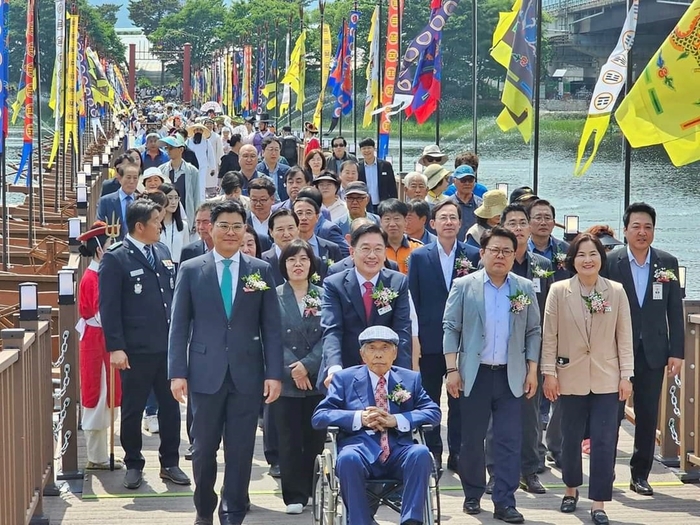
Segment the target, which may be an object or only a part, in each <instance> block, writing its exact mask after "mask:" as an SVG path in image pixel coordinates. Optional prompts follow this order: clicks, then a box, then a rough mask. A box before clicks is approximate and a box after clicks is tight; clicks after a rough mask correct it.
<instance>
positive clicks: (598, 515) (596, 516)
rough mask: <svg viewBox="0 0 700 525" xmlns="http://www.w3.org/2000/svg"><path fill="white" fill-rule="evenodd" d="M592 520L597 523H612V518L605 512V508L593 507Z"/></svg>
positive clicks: (600, 524) (598, 524)
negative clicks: (594, 508)
mask: <svg viewBox="0 0 700 525" xmlns="http://www.w3.org/2000/svg"><path fill="white" fill-rule="evenodd" d="M591 520H593V523H595V525H608V523H610V520H608V515H607V514H605V511H604V510H603V509H596V510H593V509H591Z"/></svg>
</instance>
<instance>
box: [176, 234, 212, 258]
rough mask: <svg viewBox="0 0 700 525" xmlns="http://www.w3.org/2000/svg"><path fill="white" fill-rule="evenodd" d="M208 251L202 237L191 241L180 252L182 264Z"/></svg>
mask: <svg viewBox="0 0 700 525" xmlns="http://www.w3.org/2000/svg"><path fill="white" fill-rule="evenodd" d="M205 253H207V245H206V244H205V242H204V241H203V240H202V239H199V240H197V241H194V242H191V243H189V244H188V245H187V246H185V247H184V248H183V249H182V251H181V252H180V264H182V263H184V262H185V261H187V260H188V259H194V258H195V257H199V256H200V255H204V254H205Z"/></svg>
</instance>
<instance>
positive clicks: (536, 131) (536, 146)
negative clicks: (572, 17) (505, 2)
mask: <svg viewBox="0 0 700 525" xmlns="http://www.w3.org/2000/svg"><path fill="white" fill-rule="evenodd" d="M536 1H537V42H536V43H535V57H536V59H537V63H536V64H535V71H534V72H533V74H534V77H535V78H534V82H533V84H534V93H533V96H534V98H535V100H534V101H533V111H534V113H535V114H534V121H533V129H532V132H533V135H534V142H533V144H532V155H533V159H532V190H533V191H534V192H535V194H537V191H538V186H539V185H540V174H539V170H540V158H539V157H540V80H541V77H542V74H541V71H542V0H536Z"/></svg>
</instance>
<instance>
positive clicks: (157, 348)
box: [99, 238, 175, 355]
mask: <svg viewBox="0 0 700 525" xmlns="http://www.w3.org/2000/svg"><path fill="white" fill-rule="evenodd" d="M152 246H153V251H154V254H153V255H154V258H155V262H156V264H155V266H156V267H155V270H154V269H153V268H151V265H150V264H148V260H147V259H146V256H145V255H144V253H143V252H142V251H141V250H139V249H137V248H136V247H135V246H134V245H133V244H132V243H131V242H129V239H126V238H125V239H124V241H123V242H121V243H117V244H114V245H113V246H112V247H110V249H109V250H107V251H106V252H105V254H104V257H103V258H102V262H101V263H100V270H99V288H100V317H101V319H102V329H103V331H104V334H105V342H106V344H107V351H109V352H112V351H114V350H124V351H125V352H126V353H127V354H129V355H130V354H150V353H165V352H167V350H168V330H169V328H170V308H171V305H172V302H173V289H174V288H175V265H174V264H173V262H172V259H171V257H170V252H169V251H168V248H167V247H166V246H165V244H163V243H160V242H158V243H155V244H153V245H152Z"/></svg>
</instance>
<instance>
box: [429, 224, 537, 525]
mask: <svg viewBox="0 0 700 525" xmlns="http://www.w3.org/2000/svg"><path fill="white" fill-rule="evenodd" d="M517 246H518V240H517V238H516V236H515V235H514V234H513V233H512V232H510V231H508V230H506V229H505V228H501V227H500V226H496V227H494V228H493V229H492V230H490V231H489V232H487V233H486V234H484V235H483V237H482V238H481V250H480V254H481V261H482V263H483V265H484V268H483V270H479V271H477V272H475V273H472V274H469V275H467V276H465V277H460V278H458V279H455V280H454V282H453V284H452V288H451V290H450V294H449V296H448V297H447V303H446V305H445V313H444V317H443V328H444V332H445V335H444V339H443V341H444V344H443V349H444V353H445V363H446V365H447V391H448V393H449V394H450V395H451V396H452V397H455V398H457V397H458V398H459V399H460V406H461V412H462V414H464V415H465V416H464V417H462V447H461V450H460V455H459V476H460V479H461V481H462V489H463V490H464V496H465V501H464V506H463V510H464V512H466V513H467V514H478V513H479V512H481V506H480V500H481V497H482V496H483V494H484V491H485V488H486V472H485V469H486V466H485V454H484V438H485V437H486V430H487V428H488V425H489V420H490V419H491V418H493V434H494V453H493V456H494V477H495V484H494V489H493V495H492V499H493V503H494V507H495V510H494V514H493V516H494V518H496V519H500V520H502V521H505V522H506V523H522V522H523V521H524V519H523V516H522V514H520V512H518V511H517V509H516V508H515V495H514V494H515V491H516V490H517V488H518V482H519V479H520V446H521V441H522V431H521V408H522V399H521V397H522V395H523V394H525V395H526V396H527V397H528V398H530V397H532V396H534V395H535V393H536V392H537V364H538V362H539V357H540V343H541V340H542V331H541V329H540V312H539V307H538V304H537V296H536V295H535V290H534V288H533V285H532V281H530V280H528V279H524V278H522V277H519V276H517V275H515V274H514V273H510V270H511V269H512V267H513V261H514V259H515V250H516V248H517ZM487 312H488V313H487ZM457 355H459V356H460V357H459V363H458V362H457Z"/></svg>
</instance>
